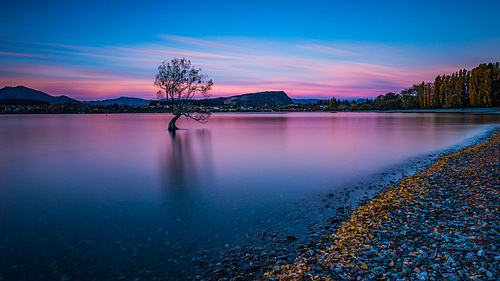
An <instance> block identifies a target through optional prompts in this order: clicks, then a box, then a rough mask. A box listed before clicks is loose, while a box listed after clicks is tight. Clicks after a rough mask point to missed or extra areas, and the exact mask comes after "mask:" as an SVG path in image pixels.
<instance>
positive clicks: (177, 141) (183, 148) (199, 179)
mask: <svg viewBox="0 0 500 281" xmlns="http://www.w3.org/2000/svg"><path fill="white" fill-rule="evenodd" d="M169 134H170V138H169V141H168V142H167V144H166V151H165V153H163V154H162V159H161V166H160V168H161V173H162V177H163V180H164V182H165V188H166V192H167V194H169V195H173V196H175V197H177V196H183V195H186V193H192V192H196V190H198V189H199V188H200V187H201V186H203V185H204V184H206V183H207V182H208V181H209V180H210V178H211V174H212V170H213V168H212V165H213V159H212V137H211V132H210V131H209V130H206V129H201V130H179V131H175V132H169Z"/></svg>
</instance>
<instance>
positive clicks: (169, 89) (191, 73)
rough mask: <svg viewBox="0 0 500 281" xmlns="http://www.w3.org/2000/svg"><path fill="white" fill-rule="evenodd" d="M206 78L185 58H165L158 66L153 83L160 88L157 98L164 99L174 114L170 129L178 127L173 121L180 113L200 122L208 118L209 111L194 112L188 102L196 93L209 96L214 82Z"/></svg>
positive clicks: (205, 96)
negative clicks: (169, 59) (167, 59)
mask: <svg viewBox="0 0 500 281" xmlns="http://www.w3.org/2000/svg"><path fill="white" fill-rule="evenodd" d="M206 78H207V76H206V75H203V74H201V69H200V68H198V69H196V68H195V67H194V66H192V65H191V61H190V60H187V59H186V58H182V59H177V58H174V59H172V60H171V61H166V60H165V61H163V62H162V64H160V65H159V66H158V73H157V74H156V77H155V81H154V85H155V86H157V87H158V88H160V90H159V91H158V92H157V93H156V95H157V98H158V99H159V100H164V101H166V104H167V106H168V108H169V109H170V110H171V112H172V114H174V117H173V118H172V120H171V121H170V123H169V125H168V129H169V130H170V131H174V130H177V129H178V128H177V127H176V126H175V122H176V121H177V119H179V117H180V116H182V115H184V116H186V117H188V118H191V119H194V120H196V121H198V122H201V123H205V122H206V121H207V120H208V118H209V117H210V113H209V112H196V113H195V112H193V110H192V106H191V105H190V103H189V101H190V100H192V99H193V98H194V96H195V95H196V94H200V95H202V96H203V97H204V98H208V97H210V95H211V94H210V90H211V89H212V86H213V84H214V83H213V81H212V79H210V80H206Z"/></svg>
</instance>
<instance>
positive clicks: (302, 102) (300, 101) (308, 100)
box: [292, 99, 318, 104]
mask: <svg viewBox="0 0 500 281" xmlns="http://www.w3.org/2000/svg"><path fill="white" fill-rule="evenodd" d="M292 101H293V102H294V103H298V104H308V103H317V102H318V99H292Z"/></svg>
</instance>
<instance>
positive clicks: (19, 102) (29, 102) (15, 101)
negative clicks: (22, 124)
mask: <svg viewBox="0 0 500 281" xmlns="http://www.w3.org/2000/svg"><path fill="white" fill-rule="evenodd" d="M0 104H2V105H49V104H50V102H48V101H41V100H31V99H0Z"/></svg>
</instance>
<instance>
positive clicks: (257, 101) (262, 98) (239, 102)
mask: <svg viewBox="0 0 500 281" xmlns="http://www.w3.org/2000/svg"><path fill="white" fill-rule="evenodd" d="M224 104H225V105H231V106H264V105H266V104H267V105H269V106H280V105H289V104H293V101H292V100H291V99H290V97H288V95H287V94H286V93H285V92H283V91H266V92H258V93H250V94H243V95H238V96H232V97H228V98H225V99H224Z"/></svg>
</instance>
